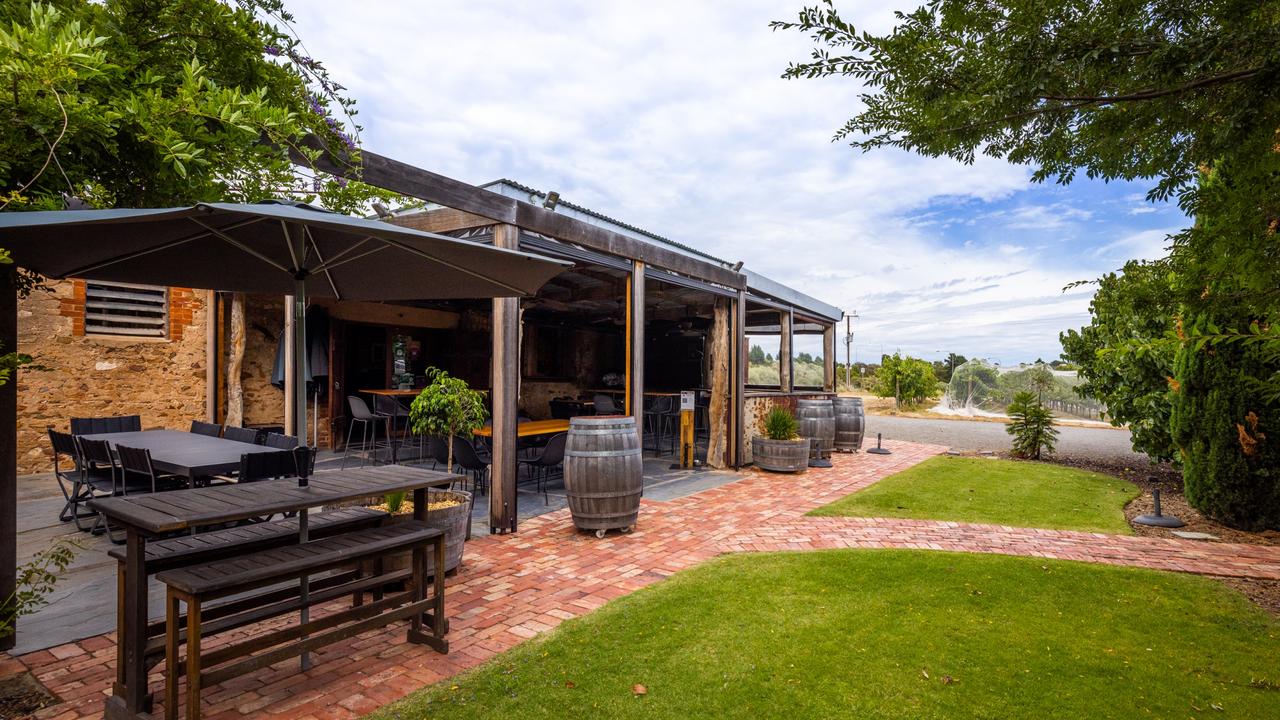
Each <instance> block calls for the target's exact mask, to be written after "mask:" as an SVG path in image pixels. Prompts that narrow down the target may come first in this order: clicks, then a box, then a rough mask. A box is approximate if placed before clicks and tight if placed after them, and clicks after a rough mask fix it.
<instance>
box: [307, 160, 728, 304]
mask: <svg viewBox="0 0 1280 720" xmlns="http://www.w3.org/2000/svg"><path fill="white" fill-rule="evenodd" d="M304 144H307V145H310V146H311V147H313V148H315V149H318V150H322V152H321V154H320V157H319V158H318V159H317V160H316V161H315V163H314V164H315V167H316V168H317V169H319V170H322V171H324V172H327V173H330V174H333V175H338V176H341V177H348V178H352V179H358V180H360V181H361V182H365V183H368V184H370V185H374V186H376V187H380V188H383V189H385V190H390V191H392V192H396V193H400V194H401V195H408V196H410V197H415V198H418V199H419V200H426V201H427V202H431V203H436V204H439V205H443V206H444V207H448V208H453V209H454V210H460V211H462V212H464V213H470V214H471V215H476V216H479V217H481V218H485V219H488V220H491V221H493V222H495V223H504V224H509V225H515V226H517V227H519V228H521V229H524V230H528V231H530V232H535V233H538V234H540V235H545V236H547V237H551V238H555V239H556V240H561V241H564V242H570V243H574V244H576V245H581V246H582V247H585V248H588V249H590V250H595V251H597V252H602V253H607V254H609V255H614V256H617V257H623V258H628V259H631V260H639V261H641V262H643V263H645V264H646V265H652V266H653V267H658V268H662V269H664V270H671V271H673V272H678V273H681V274H683V275H688V276H690V277H694V278H697V279H699V280H706V281H708V282H714V283H718V284H720V285H724V286H726V287H728V288H732V289H734V290H743V289H745V288H746V286H747V279H746V277H745V276H744V275H743V274H742V273H739V272H736V271H734V270H732V269H730V268H727V267H724V266H723V265H719V264H716V263H711V262H707V261H705V260H700V259H698V258H695V257H692V256H689V255H685V254H684V253H680V252H676V251H675V250H671V249H668V248H665V247H661V246H659V245H655V244H653V243H649V242H645V241H643V240H637V239H636V238H633V237H631V236H629V235H623V234H622V233H618V232H614V231H612V230H609V229H607V228H603V227H600V226H599V225H593V224H591V223H587V222H583V221H581V220H578V219H576V218H571V217H569V216H567V215H560V214H557V213H556V212H554V211H552V210H548V209H546V208H543V207H539V206H537V205H534V204H532V203H527V202H521V201H520V200H516V199H514V198H509V197H507V196H505V195H500V194H498V193H495V192H491V191H489V190H485V189H483V188H480V187H476V186H475V185H471V184H469V183H465V182H462V181H461V180H454V179H453V178H450V177H445V176H444V175H440V174H438V173H433V172H431V171H430V170H423V169H422V168H419V167H414V166H413V165H409V164H408V163H404V162H401V161H399V160H393V159H392V158H389V157H385V156H383V155H379V154H377V153H373V152H369V151H368V150H362V151H361V152H360V156H359V166H358V167H357V166H355V165H353V164H352V163H351V162H350V161H349V160H348V159H346V158H339V159H338V160H337V161H335V160H334V159H333V158H331V157H330V156H329V154H328V153H326V152H323V150H324V148H323V147H322V146H321V145H320V141H319V140H318V139H317V138H314V137H312V138H308V140H307V142H306V143H304ZM290 154H291V155H293V158H294V162H296V163H298V164H301V165H307V164H308V161H307V160H306V159H305V158H304V157H303V156H302V155H301V154H300V153H298V152H296V151H293V150H291V151H290Z"/></svg>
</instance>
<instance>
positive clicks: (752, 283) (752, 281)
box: [395, 178, 844, 321]
mask: <svg viewBox="0 0 1280 720" xmlns="http://www.w3.org/2000/svg"><path fill="white" fill-rule="evenodd" d="M480 187H482V188H484V189H485V190H488V191H490V192H496V193H498V194H499V195H505V196H506V197H510V198H513V199H516V200H523V201H526V202H534V203H535V204H538V205H541V204H542V203H541V201H539V200H536V198H542V199H543V200H545V199H546V197H547V193H545V192H543V191H541V190H538V189H537V188H532V187H529V186H528V185H525V184H524V183H520V182H516V181H515V180H511V179H509V178H500V179H498V180H494V181H492V182H489V183H485V184H484V185H481V186H480ZM504 191H505V192H504ZM422 209H423V208H421V207H419V208H414V209H413V210H412V211H413V212H418V211H421V210H422ZM556 210H557V211H564V210H569V211H571V212H572V213H575V214H580V215H584V216H586V217H587V218H589V219H588V220H584V222H590V223H592V224H594V225H601V226H606V227H609V228H610V229H613V230H616V231H618V232H621V233H622V234H624V235H630V236H632V237H635V238H636V239H637V240H640V241H643V242H657V243H661V244H663V245H666V246H668V247H670V248H674V249H676V250H678V251H680V252H682V253H685V254H688V255H692V256H695V257H698V258H701V259H703V260H707V261H710V262H714V263H718V264H720V265H723V266H724V267H728V268H732V267H733V266H734V265H736V263H732V262H729V261H728V260H725V259H724V258H719V257H716V256H715V255H712V254H710V253H706V252H703V251H701V250H699V249H697V248H695V247H692V246H689V245H686V244H684V243H682V242H677V241H675V240H672V239H670V238H667V237H663V236H662V235H658V234H656V233H652V232H649V231H648V230H645V229H643V228H639V227H636V226H635V225H632V224H630V223H626V222H623V221H621V220H618V219H617V218H612V217H609V216H608V215H605V214H603V213H599V212H596V211H595V210H592V209H590V208H587V207H583V206H581V205H578V204H576V203H572V202H569V201H567V200H565V199H563V198H561V199H560V200H558V201H557V203H556ZM395 214H400V212H399V211H397V213H395ZM739 272H742V273H743V274H744V275H746V276H747V287H748V290H749V291H751V292H753V293H754V294H757V295H761V296H766V297H771V298H774V299H775V300H777V301H779V302H782V303H785V304H787V305H791V306H793V307H795V309H796V310H801V311H807V312H809V313H810V314H814V315H818V316H820V317H823V318H825V319H827V320H832V321H839V320H840V319H841V318H842V317H843V316H844V312H843V311H842V310H841V309H840V308H838V307H836V306H834V305H830V304H828V303H825V302H822V301H821V300H818V299H817V298H814V297H812V296H809V295H806V294H805V293H802V292H800V291H799V290H796V289H794V288H792V287H789V286H787V285H783V284H782V283H780V282H777V281H775V280H771V279H770V278H767V277H765V276H763V275H761V274H759V273H757V272H752V271H751V270H749V269H747V268H742V269H740V270H739Z"/></svg>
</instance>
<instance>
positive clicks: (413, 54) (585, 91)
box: [290, 0, 1154, 360]
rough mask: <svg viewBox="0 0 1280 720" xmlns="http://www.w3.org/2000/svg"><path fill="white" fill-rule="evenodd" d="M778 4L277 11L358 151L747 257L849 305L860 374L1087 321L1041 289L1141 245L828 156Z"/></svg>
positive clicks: (863, 18) (998, 180) (1012, 346)
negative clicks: (302, 46)
mask: <svg viewBox="0 0 1280 720" xmlns="http://www.w3.org/2000/svg"><path fill="white" fill-rule="evenodd" d="M799 7H800V3H795V4H789V3H782V4H778V3H770V2H764V0H751V1H749V2H738V3H689V2H676V1H675V0H655V1H654V2H648V3H643V4H633V3H592V2H587V1H586V0H567V1H562V2H546V3H537V4H529V3H515V2H493V3H477V2H463V1H461V0H449V1H444V2H435V3H430V4H422V3H414V2H407V1H405V0H398V1H394V2H382V3H368V4H366V5H363V6H361V11H359V12H352V11H351V6H350V5H348V4H347V3H345V2H343V3H339V2H336V0H328V1H323V2H303V1H302V0H294V1H293V2H290V9H291V10H292V11H293V12H294V13H295V15H297V16H298V18H299V20H298V23H297V27H298V31H299V33H300V35H301V36H302V37H303V39H304V40H305V41H306V43H307V46H308V48H309V50H310V51H311V52H312V53H313V54H314V55H315V56H316V57H318V58H320V59H321V60H322V61H324V62H325V63H326V65H327V66H328V67H329V69H330V70H331V72H332V73H333V75H334V77H335V78H336V79H337V80H338V81H340V82H342V83H344V84H345V85H347V86H348V87H349V88H350V93H351V94H352V95H353V96H354V97H355V98H356V99H357V100H358V101H359V103H360V108H361V110H362V112H361V115H360V120H361V122H362V123H363V124H364V126H365V132H364V134H363V141H364V143H365V146H366V147H368V148H370V149H372V150H374V151H376V152H379V153H382V154H385V155H390V156H393V157H396V158H398V159H401V160H404V161H406V162H410V163H413V164H415V165H418V166H420V167H425V168H428V169H430V170H433V171H436V172H440V173H443V174H445V175H449V176H452V177H457V178H459V179H463V180H468V181H471V182H483V181H488V180H492V179H495V178H498V177H510V178H513V179H516V180H519V181H521V182H523V183H526V184H529V185H532V186H534V187H538V188H540V189H543V190H551V189H555V190H558V191H559V192H560V193H561V195H562V196H563V197H564V198H565V199H566V200H570V201H573V202H576V203H578V204H581V205H585V206H587V207H590V208H593V209H595V210H598V211H600V212H603V213H605V214H608V215H611V216H614V217H617V218H620V219H622V220H625V221H627V222H629V223H632V224H634V225H638V226H640V227H644V228H647V229H650V230H652V231H654V232H656V233H659V234H662V235H665V236H668V237H671V238H674V239H677V240H680V241H682V242H685V243H687V244H690V245H693V246H695V247H698V248H700V249H703V250H706V251H708V252H711V253H713V254H716V255H719V256H721V257H724V258H726V259H728V260H731V261H736V260H739V259H741V260H744V261H746V263H747V264H748V265H749V266H751V267H752V268H753V269H755V270H756V271H758V272H761V273H764V274H766V275H768V276H770V277H773V278H774V279H777V280H779V281H782V282H785V283H788V284H790V285H792V286H794V287H796V288H799V289H801V290H803V291H805V292H808V293H810V294H812V295H814V296H816V297H818V298H821V299H823V300H825V301H827V302H830V303H832V304H835V305H839V306H842V307H844V308H846V309H855V308H856V309H858V310H859V312H860V313H861V314H862V317H863V319H862V320H861V321H860V327H859V328H858V330H857V336H858V339H859V347H860V348H862V350H861V352H862V356H863V357H866V351H868V350H870V349H873V348H874V350H875V352H874V354H878V348H879V346H880V345H881V344H883V345H884V347H885V348H886V349H892V348H894V347H902V348H903V349H904V350H909V351H911V352H916V353H930V352H932V351H933V350H935V349H936V350H941V351H944V352H945V351H948V350H955V351H958V352H963V353H965V354H968V355H978V354H989V355H992V356H999V357H1004V358H1006V359H1009V360H1020V359H1029V358H1030V359H1033V356H1036V355H1041V356H1046V357H1048V356H1051V355H1056V353H1057V350H1056V349H1055V348H1056V345H1057V341H1056V337H1057V332H1058V331H1059V330H1061V329H1063V328H1065V327H1069V326H1072V325H1078V324H1081V323H1082V322H1083V321H1084V319H1085V310H1086V308H1087V304H1088V297H1087V294H1080V293H1075V294H1069V295H1063V294H1061V293H1060V292H1059V291H1060V289H1061V288H1062V287H1063V286H1064V285H1066V284H1067V283H1068V282H1071V281H1073V280H1078V279H1084V278H1090V277H1096V276H1097V274H1098V273H1099V272H1100V271H1102V270H1105V269H1108V268H1110V267H1112V265H1110V264H1109V263H1113V262H1114V261H1115V260H1116V259H1117V258H1119V257H1120V256H1121V255H1123V254H1124V253H1126V252H1131V251H1132V252H1139V251H1140V252H1143V253H1147V252H1150V251H1152V248H1153V247H1154V240H1153V239H1152V238H1151V237H1150V236H1149V235H1143V234H1141V233H1139V234H1138V235H1126V236H1124V237H1122V238H1121V239H1120V240H1117V241H1115V242H1114V243H1111V244H1110V245H1107V246H1106V248H1107V249H1101V248H1100V249H1099V250H1097V251H1094V252H1091V251H1090V250H1089V249H1088V248H1086V249H1083V250H1080V251H1072V250H1071V249H1070V247H1071V245H1070V243H1071V242H1073V241H1074V239H1075V238H1076V236H1077V235H1079V234H1080V233H1081V232H1082V230H1081V228H1083V227H1084V225H1085V224H1086V223H1091V224H1094V225H1096V224H1097V222H1098V221H1099V219H1100V214H1099V212H1098V211H1097V210H1096V209H1094V208H1092V207H1091V206H1088V205H1087V204H1086V203H1081V202H1073V201H1072V198H1071V196H1070V194H1069V193H1067V194H1066V195H1064V194H1063V193H1055V194H1054V195H1053V199H1052V200H1051V201H1044V202H1025V203H1023V202H1019V200H1020V199H1021V196H1020V195H1019V193H1021V192H1022V191H1024V190H1026V189H1027V188H1028V186H1029V185H1028V180H1029V174H1030V173H1029V170H1028V169H1027V168H1025V167H1018V166H1013V165H1009V164H1007V163H1004V162H1002V161H998V160H993V159H991V158H988V157H980V158H979V159H978V160H977V161H976V162H975V163H974V165H972V166H966V165H962V164H959V163H956V162H953V161H950V160H946V159H929V158H922V157H919V156H916V155H913V154H909V153H904V152H900V151H894V150H881V151H876V152H872V153H865V154H864V153H860V152H855V151H852V150H851V149H849V148H848V147H846V146H843V145H839V144H832V143H831V142H830V139H831V135H832V133H833V131H834V130H835V129H836V128H838V127H839V126H840V125H841V124H842V123H843V122H844V121H845V120H846V119H847V118H848V117H849V116H850V115H852V114H853V113H854V112H856V110H857V108H858V107H859V102H860V101H859V100H858V97H857V93H858V88H857V86H856V84H855V83H854V82H853V81H849V80H841V79H828V80H822V81H784V80H782V79H781V78H780V77H779V76H780V74H781V72H782V70H783V69H784V68H785V67H786V65H787V63H788V62H792V61H796V60H801V59H803V58H805V57H807V55H808V52H809V49H810V42H809V40H808V39H807V38H805V37H803V36H801V35H799V34H796V33H774V32H771V31H770V30H769V29H768V27H767V25H768V22H769V21H770V20H774V19H783V18H787V17H790V16H793V15H794V14H795V12H796V11H798V9H799ZM841 7H842V13H843V14H844V15H845V17H846V18H849V19H855V20H856V21H858V23H859V24H860V26H861V27H860V29H869V30H871V31H873V32H874V31H883V30H885V29H887V28H888V27H890V26H891V25H892V24H893V17H892V13H891V10H890V9H889V8H887V7H884V6H882V4H880V3H872V2H861V3H842V4H841ZM1116 200H1117V201H1121V200H1122V201H1123V202H1118V206H1123V207H1126V208H1127V207H1129V206H1133V205H1138V204H1141V203H1145V200H1144V199H1143V196H1142V195H1137V196H1135V197H1123V198H1120V197H1117V198H1116ZM994 203H1004V204H1012V205H1014V207H1012V208H1008V207H1004V206H1003V205H1002V206H1001V207H995V206H994V205H993V204H994ZM1146 207H1151V206H1149V205H1146ZM1064 243H1067V245H1066V247H1067V248H1068V249H1067V250H1066V251H1063V250H1062V249H1061V248H1062V246H1063V244H1064ZM934 346H936V347H934ZM810 351H811V350H810Z"/></svg>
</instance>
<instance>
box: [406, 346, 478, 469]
mask: <svg viewBox="0 0 1280 720" xmlns="http://www.w3.org/2000/svg"><path fill="white" fill-rule="evenodd" d="M427 381H428V383H427V386H426V387H424V388H422V392H420V393H418V397H416V398H414V399H413V404H412V405H410V407H409V428H410V429H411V430H413V433H414V434H415V435H428V436H432V435H433V436H435V437H439V438H444V440H445V443H446V444H447V445H448V447H449V463H448V468H449V469H452V468H453V443H452V442H450V441H449V438H452V437H454V436H463V437H465V438H468V440H469V439H470V437H471V433H473V432H475V431H476V430H478V429H480V428H481V427H482V426H483V425H484V421H485V420H486V419H488V417H489V410H488V409H487V408H486V407H485V400H484V393H481V392H479V391H476V390H472V389H471V387H470V386H469V385H467V381H466V380H463V379H462V378H456V377H453V376H451V375H450V374H449V373H447V372H445V371H444V370H441V369H440V368H436V367H431V368H427Z"/></svg>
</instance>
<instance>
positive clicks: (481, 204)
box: [0, 151, 842, 647]
mask: <svg viewBox="0 0 1280 720" xmlns="http://www.w3.org/2000/svg"><path fill="white" fill-rule="evenodd" d="M299 159H300V158H299ZM317 165H318V168H319V169H320V170H323V171H325V172H329V173H332V174H334V175H338V176H343V177H351V178H353V179H354V178H355V177H356V176H358V178H359V179H360V180H361V181H363V182H365V183H368V184H370V185H374V186H377V187H380V188H384V189H387V190H390V191H392V192H396V193H399V194H401V195H405V196H408V197H412V198H416V199H419V200H423V201H426V202H427V203H431V204H432V205H436V206H440V209H438V210H434V211H432V212H430V213H425V214H420V215H418V216H417V218H418V219H417V220H415V221H414V224H413V226H414V227H416V228H418V229H423V230H431V231H436V232H445V231H457V230H463V229H467V228H475V227H491V228H492V242H493V243H494V244H495V245H496V246H498V247H504V248H512V249H522V250H525V251H530V252H542V251H545V250H546V247H545V245H543V246H541V247H539V246H538V244H537V243H538V242H539V241H541V242H544V243H545V242H551V243H559V244H561V245H562V246H563V247H564V248H572V249H573V252H575V253H578V254H579V255H581V256H583V257H586V258H588V262H589V261H590V260H589V258H592V257H600V258H605V257H607V258H610V259H611V262H612V263H613V264H614V265H615V266H618V265H619V264H621V266H622V267H625V268H626V269H627V272H628V277H627V281H626V298H625V308H626V370H627V373H626V374H627V379H626V411H627V412H628V413H629V414H631V415H634V416H635V417H636V421H637V426H638V427H641V428H642V427H643V422H642V420H643V417H642V413H643V404H642V403H641V402H640V401H639V399H640V398H642V397H643V393H644V389H645V372H644V368H645V357H644V355H645V342H644V331H643V329H644V328H645V282H646V278H647V277H655V276H658V277H662V278H665V279H666V280H669V281H671V282H676V283H683V284H687V285H693V286H695V287H701V288H704V289H706V290H707V291H709V292H714V293H715V294H716V295H717V296H719V297H721V298H723V299H724V301H725V302H726V303H727V308H728V312H727V318H726V320H727V324H728V327H727V330H728V332H727V333H726V334H727V338H728V339H727V343H728V345H729V348H728V349H729V352H728V362H727V365H728V368H727V370H728V372H727V377H725V378H724V380H725V382H726V383H727V386H728V388H729V393H728V397H729V398H730V400H729V403H728V407H727V408H725V415H726V418H725V419H726V423H725V427H726V428H727V433H726V437H725V440H726V443H727V447H726V448H725V450H726V457H727V458H729V459H730V464H732V465H734V466H735V467H736V466H739V465H741V464H743V458H744V455H743V448H742V445H743V442H744V438H745V437H746V435H745V433H744V428H743V422H744V402H745V395H744V388H745V379H746V362H747V349H748V348H747V347H746V342H745V338H746V328H747V316H746V312H747V304H748V302H751V303H753V304H755V305H757V306H758V305H764V306H766V307H769V308H773V309H774V310H776V311H777V313H778V318H779V325H778V329H779V333H780V335H781V337H782V347H783V349H784V350H785V351H786V352H785V353H784V354H785V355H786V356H787V357H788V359H789V355H790V348H791V347H792V339H791V336H792V333H793V328H794V327H795V318H796V317H797V316H803V317H804V318H805V321H804V322H807V323H809V324H810V325H814V324H815V323H816V324H817V325H818V326H819V327H820V331H821V332H822V335H823V357H824V361H825V373H824V388H823V389H824V390H827V391H833V390H834V389H835V369H834V362H835V324H836V323H837V322H838V321H839V320H840V317H841V314H842V313H841V312H840V310H839V309H838V308H835V307H832V306H830V305H827V304H825V303H822V302H820V301H818V300H815V299H813V298H810V297H808V296H806V295H804V294H803V293H800V292H798V291H795V290H793V289H791V288H787V287H786V286H783V285H781V284H779V283H775V282H773V281H771V280H769V279H768V278H765V277H763V276H760V275H757V274H755V273H752V272H750V271H744V270H743V269H742V267H741V263H739V264H737V265H730V264H729V263H727V262H722V261H721V262H717V261H712V260H709V259H706V258H704V257H699V256H697V255H696V254H694V253H689V252H682V251H681V250H679V249H677V247H676V246H674V245H667V244H663V243H660V242H657V241H652V240H648V239H641V238H640V237H637V236H636V235H635V234H627V233H624V232H619V231H616V230H614V229H611V228H610V227H607V226H605V225H604V224H596V223H592V222H587V221H584V220H581V219H578V218H575V217H570V216H568V215H566V214H564V213H557V212H556V211H555V209H554V208H547V207H542V206H540V205H536V204H534V203H531V202H526V201H523V200H521V199H518V198H513V197H509V196H507V195H504V194H500V193H497V192H492V191H490V190H486V189H484V188H481V187H477V186H475V185H471V184H468V183H465V182H462V181H459V180H455V179H452V178H449V177H445V176H443V175H440V174H438V173H434V172H431V171H429V170H424V169H422V168H418V167H414V166H412V165H409V164H406V163H403V162H400V161H397V160H394V159H392V158H388V157H385V156H382V155H378V154H376V153H372V152H368V151H364V152H362V153H361V154H360V156H359V160H358V166H357V165H353V164H352V163H351V162H350V161H348V160H347V159H345V158H338V159H336V160H335V159H333V158H331V157H329V156H326V155H322V157H321V159H320V160H319V162H318V163H317ZM522 238H532V239H533V240H526V241H522ZM531 242H532V243H535V244H534V245H530V243H531ZM0 278H2V279H0V282H3V283H4V284H3V286H0V348H5V349H13V348H16V347H17V300H16V289H15V287H14V286H13V285H12V279H11V278H12V273H0ZM491 302H492V303H493V307H492V313H493V314H492V319H493V327H492V342H493V346H492V367H491V374H492V385H491V387H492V391H491V392H492V395H491V400H492V406H493V465H492V471H491V472H492V477H491V481H492V491H491V492H490V495H489V502H490V505H489V516H490V526H491V527H492V528H493V529H494V531H495V532H511V531H514V530H515V528H516V517H517V513H516V479H517V449H516V440H517V438H516V423H517V414H518V395H519V382H520V353H519V342H520V300H519V299H518V298H502V299H495V300H492V301H491ZM783 365H784V370H783V374H782V377H781V378H780V379H781V389H782V391H783V392H787V391H790V390H792V389H793V388H792V387H791V383H792V381H791V373H790V367H789V363H783ZM16 407H17V386H16V383H15V382H12V381H11V382H9V383H6V384H5V385H4V386H3V387H0V417H8V418H12V417H15V413H16ZM16 454H17V436H16V428H15V426H14V424H13V423H7V424H6V425H5V426H4V427H3V429H2V430H0V597H7V596H8V595H9V594H10V593H11V592H12V590H13V587H14V579H15V566H16V544H17V543H16V533H17V526H16V487H17V485H16ZM6 641H7V642H10V643H11V642H12V639H11V638H9V639H6V638H0V647H3V644H4V643H5V642H6Z"/></svg>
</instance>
